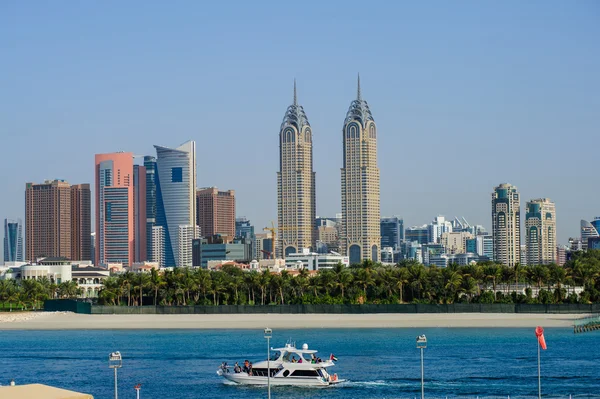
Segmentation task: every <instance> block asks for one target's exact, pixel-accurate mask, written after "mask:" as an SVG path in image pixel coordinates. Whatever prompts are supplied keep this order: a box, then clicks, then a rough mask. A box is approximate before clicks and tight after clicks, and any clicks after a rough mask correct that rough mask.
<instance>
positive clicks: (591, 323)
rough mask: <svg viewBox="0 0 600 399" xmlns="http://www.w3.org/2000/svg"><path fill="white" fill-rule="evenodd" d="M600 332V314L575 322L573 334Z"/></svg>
mask: <svg viewBox="0 0 600 399" xmlns="http://www.w3.org/2000/svg"><path fill="white" fill-rule="evenodd" d="M597 330H600V314H597V315H593V316H589V317H584V318H581V319H578V320H575V322H574V324H573V332H574V333H575V334H578V333H584V332H590V331H597Z"/></svg>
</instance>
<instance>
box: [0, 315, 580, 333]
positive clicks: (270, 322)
mask: <svg viewBox="0 0 600 399" xmlns="http://www.w3.org/2000/svg"><path fill="white" fill-rule="evenodd" d="M584 316H585V315H583V314H522V313H517V314H513V313H453V314H448V313H443V314H390V313H385V314H231V315H202V314H194V315H184V314H181V315H84V314H75V313H63V312H56V313H53V312H45V313H42V312H40V313H0V330H113V329H124V330H135V329H213V328H214V329H261V328H264V327H271V328H278V329H284V328H294V329H299V328H402V327H445V328H448V327H450V328H459V327H480V328H485V327H535V326H538V325H542V326H544V327H571V326H572V325H573V321H574V320H575V319H579V318H582V317H584Z"/></svg>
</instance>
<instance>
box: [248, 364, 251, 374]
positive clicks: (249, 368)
mask: <svg viewBox="0 0 600 399" xmlns="http://www.w3.org/2000/svg"><path fill="white" fill-rule="evenodd" d="M248 375H252V362H250V363H248Z"/></svg>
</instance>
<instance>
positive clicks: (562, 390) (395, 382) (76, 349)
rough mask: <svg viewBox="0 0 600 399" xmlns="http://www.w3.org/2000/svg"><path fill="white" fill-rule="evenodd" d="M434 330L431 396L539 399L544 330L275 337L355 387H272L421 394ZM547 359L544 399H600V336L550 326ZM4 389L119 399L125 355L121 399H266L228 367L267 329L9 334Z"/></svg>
mask: <svg viewBox="0 0 600 399" xmlns="http://www.w3.org/2000/svg"><path fill="white" fill-rule="evenodd" d="M421 334H425V335H426V337H427V341H428V343H427V348H426V349H424V384H425V388H424V389H425V397H426V398H473V399H476V398H509V397H510V398H513V399H515V398H537V394H538V362H537V345H538V343H537V339H536V337H535V332H534V329H533V328H451V329H449V328H401V329H368V328H367V329H325V328H324V329H301V330H274V331H273V337H272V339H271V346H272V347H279V346H283V345H285V343H286V342H288V341H290V340H291V341H294V342H295V343H296V345H297V346H298V347H300V346H301V345H302V344H304V343H306V344H308V346H309V348H310V349H317V350H319V355H320V356H321V357H329V356H330V354H332V353H333V354H334V355H335V356H336V357H337V358H338V361H337V364H336V365H335V367H333V368H332V369H331V372H332V373H333V372H335V373H337V374H338V376H339V378H343V379H347V380H348V381H347V382H345V383H343V384H340V385H339V386H335V387H330V388H293V387H272V392H271V397H272V398H328V399H341V398H411V399H414V398H420V396H421V364H420V362H421V358H420V351H419V349H417V348H416V337H417V336H418V335H421ZM545 338H546V343H547V347H548V349H547V350H542V351H541V376H542V379H541V383H542V397H544V398H564V399H567V398H569V397H571V398H600V331H598V332H590V333H583V334H574V333H573V330H572V329H569V328H547V329H546V331H545ZM0 346H1V351H2V353H1V355H0V383H1V384H2V385H7V384H8V383H9V381H10V380H11V379H14V380H15V383H16V384H29V383H42V384H48V385H52V386H56V387H61V388H65V389H71V390H75V391H79V392H86V393H90V394H92V395H94V398H96V399H103V398H113V397H114V374H113V370H112V369H109V367H108V355H109V353H110V352H113V351H120V352H121V354H122V356H123V366H122V368H120V369H119V370H118V387H119V398H120V399H133V398H136V391H135V389H134V387H135V385H137V384H141V390H140V398H143V399H146V398H156V399H159V398H161V399H162V398H190V399H191V398H221V399H224V398H266V397H267V389H266V387H261V386H259V387H256V386H252V387H249V386H237V385H231V384H230V383H229V384H228V383H225V382H224V380H223V379H222V378H221V377H219V376H218V375H217V374H216V370H217V368H218V367H219V365H220V364H221V362H223V361H227V362H228V363H229V364H230V365H232V364H234V362H236V361H238V362H241V361H243V360H245V359H249V360H250V361H254V362H256V361H259V360H264V359H265V357H266V352H267V343H266V340H265V338H264V337H263V331H262V330H238V331H234V330H138V331H136V330H114V331H97V330H88V331H69V330H65V331H0Z"/></svg>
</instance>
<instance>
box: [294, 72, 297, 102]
mask: <svg viewBox="0 0 600 399" xmlns="http://www.w3.org/2000/svg"><path fill="white" fill-rule="evenodd" d="M294 105H298V96H297V95H296V78H294Z"/></svg>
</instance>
